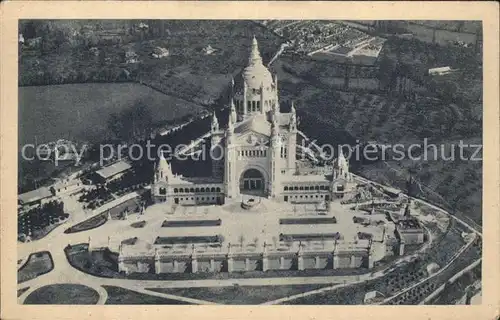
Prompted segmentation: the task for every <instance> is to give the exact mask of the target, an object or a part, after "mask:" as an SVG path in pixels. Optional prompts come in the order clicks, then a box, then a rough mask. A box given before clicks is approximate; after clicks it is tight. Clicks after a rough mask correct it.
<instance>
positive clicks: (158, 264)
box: [155, 249, 161, 274]
mask: <svg viewBox="0 0 500 320" xmlns="http://www.w3.org/2000/svg"><path fill="white" fill-rule="evenodd" d="M155 273H156V274H159V273H161V260H160V254H159V253H158V249H155Z"/></svg>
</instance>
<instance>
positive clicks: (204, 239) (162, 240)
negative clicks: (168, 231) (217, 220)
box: [154, 236, 220, 244]
mask: <svg viewBox="0 0 500 320" xmlns="http://www.w3.org/2000/svg"><path fill="white" fill-rule="evenodd" d="M218 242H220V236H186V237H157V238H156V240H155V243H154V244H190V243H218Z"/></svg>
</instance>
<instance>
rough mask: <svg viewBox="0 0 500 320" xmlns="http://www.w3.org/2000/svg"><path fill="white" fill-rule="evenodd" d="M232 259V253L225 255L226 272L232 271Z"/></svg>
mask: <svg viewBox="0 0 500 320" xmlns="http://www.w3.org/2000/svg"><path fill="white" fill-rule="evenodd" d="M233 263H234V260H233V256H232V255H227V272H233V270H234V266H233Z"/></svg>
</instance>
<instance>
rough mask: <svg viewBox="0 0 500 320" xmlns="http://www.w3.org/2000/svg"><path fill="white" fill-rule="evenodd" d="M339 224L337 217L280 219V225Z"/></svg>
mask: <svg viewBox="0 0 500 320" xmlns="http://www.w3.org/2000/svg"><path fill="white" fill-rule="evenodd" d="M333 223H337V219H336V218H335V217H331V218H326V217H325V218H285V219H280V224H333Z"/></svg>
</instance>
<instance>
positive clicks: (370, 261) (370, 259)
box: [368, 252, 374, 269]
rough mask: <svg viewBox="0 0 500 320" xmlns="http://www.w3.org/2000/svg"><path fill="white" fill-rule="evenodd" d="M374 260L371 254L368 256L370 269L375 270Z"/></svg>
mask: <svg viewBox="0 0 500 320" xmlns="http://www.w3.org/2000/svg"><path fill="white" fill-rule="evenodd" d="M373 264H374V259H373V255H372V254H371V252H370V253H369V254H368V269H373Z"/></svg>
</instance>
